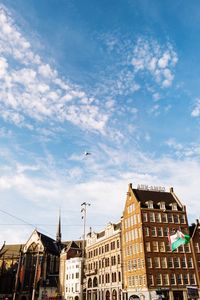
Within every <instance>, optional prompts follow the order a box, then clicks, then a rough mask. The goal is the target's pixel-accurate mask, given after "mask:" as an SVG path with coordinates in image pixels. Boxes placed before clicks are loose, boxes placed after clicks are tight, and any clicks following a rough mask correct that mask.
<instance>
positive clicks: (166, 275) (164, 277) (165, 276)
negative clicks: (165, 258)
mask: <svg viewBox="0 0 200 300" xmlns="http://www.w3.org/2000/svg"><path fill="white" fill-rule="evenodd" d="M163 285H164V286H166V285H169V275H168V274H163Z"/></svg>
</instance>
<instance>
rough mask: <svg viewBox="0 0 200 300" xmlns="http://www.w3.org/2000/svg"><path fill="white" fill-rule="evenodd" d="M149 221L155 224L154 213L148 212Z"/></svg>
mask: <svg viewBox="0 0 200 300" xmlns="http://www.w3.org/2000/svg"><path fill="white" fill-rule="evenodd" d="M149 221H150V222H155V214H154V212H150V213H149Z"/></svg>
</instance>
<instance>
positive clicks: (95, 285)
mask: <svg viewBox="0 0 200 300" xmlns="http://www.w3.org/2000/svg"><path fill="white" fill-rule="evenodd" d="M97 286H98V280H97V277H94V279H93V287H97Z"/></svg>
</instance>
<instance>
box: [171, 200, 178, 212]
mask: <svg viewBox="0 0 200 300" xmlns="http://www.w3.org/2000/svg"><path fill="white" fill-rule="evenodd" d="M172 210H178V207H177V203H176V202H174V203H172Z"/></svg>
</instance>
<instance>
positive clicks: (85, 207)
mask: <svg viewBox="0 0 200 300" xmlns="http://www.w3.org/2000/svg"><path fill="white" fill-rule="evenodd" d="M88 206H90V203H87V202H83V203H82V204H81V207H82V208H81V213H82V219H83V244H82V270H81V295H80V296H81V300H84V297H83V294H84V293H83V284H84V280H83V277H84V267H85V238H86V235H85V233H86V232H85V231H86V218H87V207H88ZM86 299H87V288H86Z"/></svg>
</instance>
